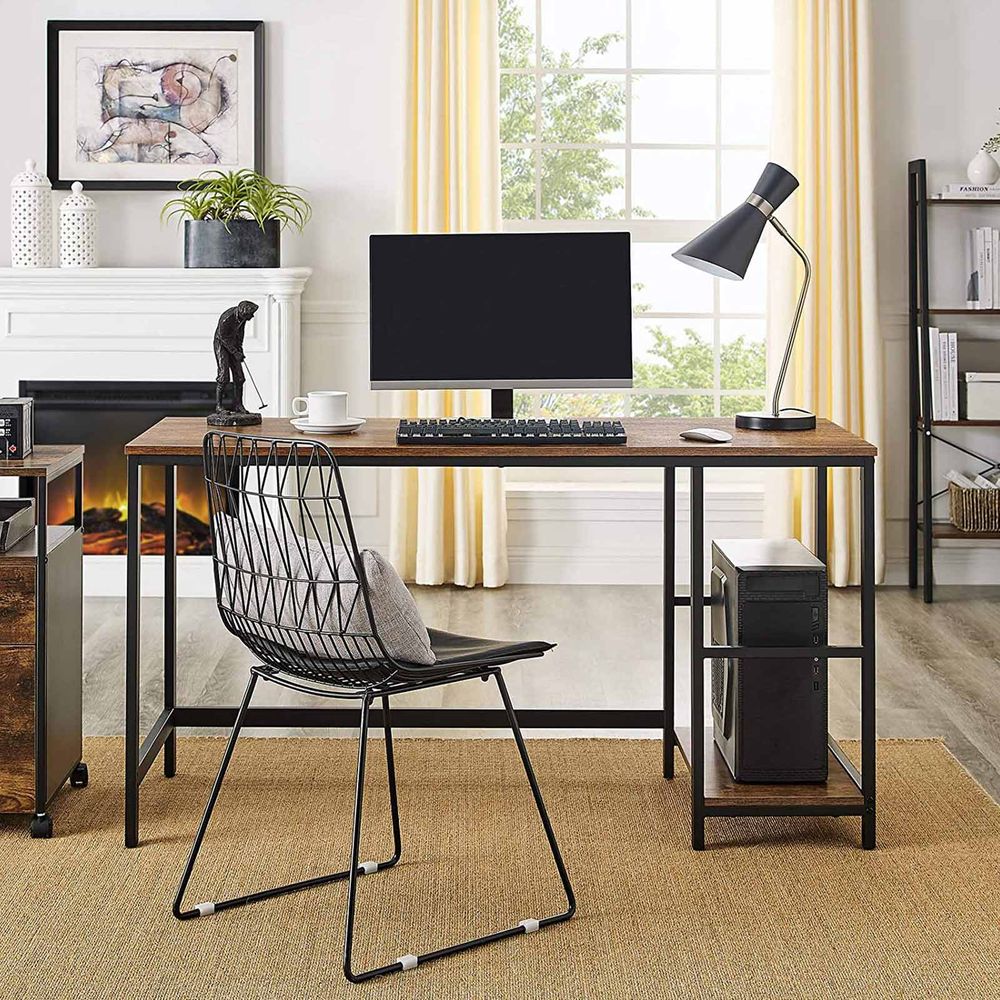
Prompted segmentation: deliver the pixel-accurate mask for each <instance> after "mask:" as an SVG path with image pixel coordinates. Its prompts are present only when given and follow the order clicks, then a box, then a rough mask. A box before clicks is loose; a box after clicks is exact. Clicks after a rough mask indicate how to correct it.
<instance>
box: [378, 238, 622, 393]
mask: <svg viewBox="0 0 1000 1000" xmlns="http://www.w3.org/2000/svg"><path fill="white" fill-rule="evenodd" d="M369 277H370V283H371V385H372V388H373V389H402V388H463V387H480V386H481V387H483V388H493V389H509V388H526V389H530V388H566V389H605V388H628V387H630V386H631V385H632V302H631V272H630V266H629V234H628V233H467V234H466V233H463V234H455V235H451V234H446V235H413V236H372V237H371V241H370V276H369Z"/></svg>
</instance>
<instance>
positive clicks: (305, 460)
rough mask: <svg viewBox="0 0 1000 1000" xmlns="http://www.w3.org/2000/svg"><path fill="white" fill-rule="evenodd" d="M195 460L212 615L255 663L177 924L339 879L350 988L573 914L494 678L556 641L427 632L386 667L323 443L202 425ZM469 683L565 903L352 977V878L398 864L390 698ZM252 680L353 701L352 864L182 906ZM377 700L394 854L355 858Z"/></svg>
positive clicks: (544, 816)
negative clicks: (505, 745)
mask: <svg viewBox="0 0 1000 1000" xmlns="http://www.w3.org/2000/svg"><path fill="white" fill-rule="evenodd" d="M203 458H204V468H205V483H206V487H207V491H208V507H209V521H210V527H211V532H212V542H213V566H214V573H215V589H216V599H217V602H218V607H219V614H220V616H221V618H222V621H223V623H224V624H225V627H226V628H227V629H228V630H229V631H230V632H231V633H232V634H233V635H235V636H236V637H237V638H238V639H240V641H241V642H242V643H243V644H244V645H245V646H246V647H247V648H248V649H249V650H250V651H251V652H252V653H253V654H254V657H255V658H257V659H258V660H259V661H260V662H259V663H258V664H255V665H254V666H252V667H251V668H250V678H249V681H248V683H247V688H246V692H245V694H244V696H243V701H242V704H241V705H240V708H239V710H238V712H237V716H236V722H235V725H234V726H233V731H232V734H231V735H230V737H229V742H228V743H227V745H226V750H225V753H224V754H223V757H222V763H221V765H220V767H219V773H218V775H217V777H216V779H215V783H214V785H213V787H212V791H211V793H210V795H209V798H208V803H207V804H206V806H205V811H204V814H203V816H202V819H201V823H200V825H199V827H198V830H197V833H196V834H195V838H194V843H193V844H192V847H191V852H190V855H189V857H188V860H187V864H186V865H185V868H184V872H183V875H182V877H181V881H180V885H179V886H178V889H177V894H176V896H175V898H174V903H173V913H174V916H175V917H177V918H178V919H180V920H189V919H192V918H194V917H202V916H208V915H210V914H212V913H217V912H219V911H222V910H227V909H232V908H233V907H236V906H243V905H245V904H247V903H253V902H257V901H259V900H263V899H268V898H270V897H272V896H281V895H286V894H287V893H291V892H297V891H299V890H301V889H309V888H314V887H316V886H320V885H325V884H327V883H329V882H339V881H345V880H346V881H347V883H348V905H347V919H346V923H345V931H344V965H343V968H344V975H345V976H346V977H347V979H348V980H350V981H351V982H352V983H360V982H363V981H365V980H367V979H371V978H373V977H374V976H379V975H383V974H386V973H390V972H399V971H403V970H407V969H412V968H415V967H416V966H417V965H418V964H420V963H424V962H427V961H430V960H432V959H436V958H443V957H445V956H447V955H452V954H455V953H457V952H460V951H466V950H468V949H469V948H475V947H478V946H480V945H485V944H488V943H490V942H492V941H498V940H501V939H503V938H507V937H513V936H514V935H518V934H526V933H531V932H534V931H537V930H539V929H540V928H542V927H546V926H548V925H550V924H554V923H560V922H562V921H565V920H569V919H570V918H571V917H572V916H573V914H574V912H575V911H576V900H575V897H574V895H573V889H572V887H571V885H570V881H569V876H568V875H567V873H566V868H565V865H564V864H563V860H562V856H561V854H560V852H559V847H558V844H557V843H556V839H555V834H554V833H553V831H552V825H551V823H550V821H549V817H548V813H547V812H546V809H545V804H544V802H543V800H542V795H541V791H540V790H539V787H538V782H537V780H536V778H535V774H534V771H533V769H532V767H531V762H530V760H529V759H528V752H527V748H526V746H525V743H524V739H523V737H522V735H521V730H520V727H519V725H518V722H517V716H516V715H515V713H514V708H513V705H512V704H511V700H510V695H509V694H508V692H507V686H506V684H505V683H504V680H503V675H502V672H501V667H502V666H503V665H504V664H506V663H511V662H513V661H515V660H520V659H527V658H533V657H540V656H542V655H543V654H544V653H545V652H547V651H548V650H549V649H551V648H552V645H551V644H550V643H545V642H518V643H507V642H501V641H498V640H491V639H479V638H476V637H472V636H459V635H453V634H451V633H447V632H441V631H437V630H434V629H428V634H429V636H430V639H431V649H432V651H433V652H434V654H435V662H434V663H433V664H430V665H423V664H415V663H407V662H402V661H399V660H396V659H394V658H393V657H392V656H391V655H390V654H389V652H388V651H387V649H386V647H385V644H384V643H383V641H382V639H381V638H380V637H379V629H378V621H377V619H376V616H375V614H374V613H373V610H372V599H371V594H370V591H369V583H368V580H367V578H366V573H365V564H364V558H363V556H362V553H361V552H360V551H359V550H358V545H357V539H356V537H355V534H354V526H353V523H352V521H351V515H350V511H349V509H348V505H347V496H346V494H345V492H344V484H343V480H342V478H341V474H340V468H339V466H338V464H337V461H336V459H335V458H334V456H333V454H332V453H331V452H330V450H329V448H327V447H326V445H324V444H323V443H322V442H319V441H312V440H309V439H305V438H295V439H286V438H268V437H261V436H255V435H244V434H237V433H229V432H223V431H210V432H209V433H208V434H206V435H205V439H204V448H203ZM476 677H478V678H481V679H482V680H484V681H485V680H488V679H489V678H490V677H493V678H494V680H495V681H496V684H497V688H498V690H499V692H500V697H501V699H502V701H503V704H504V708H505V710H506V713H507V718H508V721H509V724H510V728H511V731H512V733H513V735H514V740H515V743H516V744H517V749H518V753H519V755H520V757H521V762H522V764H523V765H524V770H525V774H526V776H527V779H528V783H529V785H530V786H531V792H532V796H533V798H534V802H535V806H536V808H537V810H538V814H539V817H540V819H541V822H542V827H543V829H544V831H545V836H546V838H547V840H548V844H549V848H550V850H551V852H552V857H553V860H554V862H555V865H556V869H557V871H558V873H559V878H560V880H561V882H562V887H563V890H564V892H565V895H566V904H567V905H566V909H565V910H564V911H562V912H560V913H558V914H555V915H553V916H548V917H543V918H539V919H534V918H529V919H526V920H522V921H521V922H520V923H519V924H517V925H516V926H513V927H508V928H505V929H503V930H500V931H495V932H493V933H491V934H487V935H484V936H481V937H477V938H473V939H471V940H468V941H464V942H462V943H460V944H455V945H449V946H447V947H444V948H439V949H437V950H435V951H432V952H428V953H426V954H423V955H402V956H400V957H399V958H398V959H396V961H394V962H390V963H389V964H386V965H382V966H379V967H377V968H372V969H369V970H366V971H364V972H355V971H354V970H353V967H352V954H351V952H352V942H353V937H354V917H355V903H356V894H357V883H358V878H359V877H360V876H361V875H371V874H373V873H375V872H378V871H382V870H384V869H386V868H391V867H393V866H394V865H395V864H396V863H397V862H398V861H399V859H400V857H401V856H402V837H401V833H400V822H399V804H398V798H397V792H396V773H395V759H394V755H393V744H392V727H391V722H390V714H389V698H390V696H391V695H393V694H400V693H403V692H407V691H417V690H423V689H424V688H428V687H435V686H438V685H442V684H449V683H454V682H456V681H462V680H468V679H470V678H476ZM260 679H262V680H266V681H270V682H272V683H275V684H279V685H282V686H284V687H288V688H292V689H294V690H297V691H304V692H306V693H309V694H315V695H319V696H321V697H328V698H351V699H357V700H359V701H360V702H361V713H360V714H361V719H360V731H359V749H358V767H357V776H356V783H355V799H354V826H353V837H352V842H351V859H350V866H349V867H348V868H347V869H345V870H344V871H338V872H334V873H333V874H330V875H322V876H319V877H317V878H309V879H304V880H302V881H300V882H293V883H290V884H288V885H282V886H277V887H274V888H270V889H264V890H261V891H258V892H253V893H250V894H248V895H244V896H235V897H232V898H230V899H224V900H220V901H217V902H205V903H198V904H197V905H196V906H194V907H193V908H190V909H184V907H183V899H184V894H185V892H186V890H187V886H188V882H189V881H190V879H191V874H192V872H193V871H194V866H195V862H196V861H197V858H198V853H199V851H200V849H201V845H202V841H203V840H204V837H205V831H206V830H207V828H208V824H209V821H210V820H211V817H212V811H213V809H214V808H215V803H216V801H217V799H218V796H219V791H220V789H221V787H222V782H223V779H224V778H225V775H226V771H227V769H228V767H229V763H230V761H231V759H232V756H233V751H234V749H235V746H236V740H237V738H238V736H239V733H240V730H241V729H242V727H243V725H244V723H245V720H246V715H247V710H248V708H249V705H250V700H251V698H252V697H253V692H254V689H255V687H256V684H257V681H258V680H260ZM375 699H381V705H382V724H383V729H384V732H385V755H386V765H387V771H388V782H389V809H390V818H391V822H392V831H393V848H394V849H393V853H392V856H391V857H390V858H388V859H387V860H384V861H364V862H362V861H361V860H360V848H361V818H362V805H363V795H364V774H365V758H366V752H367V745H368V730H369V722H370V709H371V706H372V703H373V701H375Z"/></svg>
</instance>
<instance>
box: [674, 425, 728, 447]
mask: <svg viewBox="0 0 1000 1000" xmlns="http://www.w3.org/2000/svg"><path fill="white" fill-rule="evenodd" d="M681 437H682V438H684V440H685V441H707V442H708V443H709V444H725V443H726V442H727V441H732V439H733V436H732V434H730V433H729V431H720V430H718V429H717V428H715V427H692V428H691V429H690V430H687V431H681Z"/></svg>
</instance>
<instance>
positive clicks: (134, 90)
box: [49, 22, 263, 188]
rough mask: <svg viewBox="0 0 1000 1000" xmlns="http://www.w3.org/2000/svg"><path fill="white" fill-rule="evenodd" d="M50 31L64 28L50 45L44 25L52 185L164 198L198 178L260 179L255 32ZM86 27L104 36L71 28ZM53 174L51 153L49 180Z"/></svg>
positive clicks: (258, 52)
mask: <svg viewBox="0 0 1000 1000" xmlns="http://www.w3.org/2000/svg"><path fill="white" fill-rule="evenodd" d="M54 23H57V24H61V25H62V26H63V27H62V28H61V30H59V31H58V33H57V34H56V36H55V42H54V43H53V41H52V35H51V31H52V23H50V55H51V49H52V45H53V44H54V45H55V47H56V51H57V66H58V72H57V74H56V78H55V79H54V80H53V79H52V75H51V68H52V66H51V62H50V80H49V86H50V94H49V97H50V117H51V115H52V111H53V102H54V103H55V105H56V107H55V112H56V116H57V119H58V127H57V128H56V129H54V130H53V128H52V122H51V121H50V145H51V142H52V141H53V137H54V141H55V143H56V145H57V150H56V162H57V164H58V179H57V178H52V180H53V184H54V185H56V186H65V185H66V184H67V183H68V182H70V181H72V180H82V181H84V183H88V182H89V185H90V186H91V187H98V186H107V187H139V186H141V187H162V188H172V187H174V186H175V185H176V184H177V182H178V181H181V180H184V179H186V178H189V177H195V176H197V175H198V174H200V173H202V172H203V171H205V170H210V169H217V170H227V171H228V170H238V169H241V168H243V167H251V168H253V169H257V170H261V169H263V167H262V164H261V162H260V153H261V149H262V134H261V130H262V120H261V118H262V115H261V110H262V109H261V108H260V106H259V105H260V94H259V92H258V91H259V89H260V80H261V67H260V63H259V60H260V57H261V46H260V44H259V38H260V32H259V30H256V28H257V26H258V23H257V22H250V23H249V24H248V27H250V29H251V30H243V31H239V30H230V31H226V30H205V29H201V30H199V29H196V28H195V27H193V26H187V27H177V28H171V29H167V30H164V29H163V28H162V24H163V23H164V22H158V23H156V28H155V30H154V29H153V28H151V27H145V26H141V22H140V23H139V25H136V24H135V23H133V24H132V25H129V26H128V27H127V28H123V27H121V26H120V25H117V26H116V27H115V28H114V30H111V29H109V28H108V27H107V25H108V23H109V22H54ZM112 23H114V22H112ZM170 23H176V22H170ZM230 23H231V22H230ZM239 23H240V24H241V25H242V24H244V23H245V22H239ZM86 24H100V25H102V26H103V27H101V28H90V27H87V28H81V27H76V25H86ZM68 25H74V27H72V28H70V27H67V26H68ZM217 28H218V26H217V25H213V29H217ZM52 166H53V164H52V150H51V148H50V161H49V170H50V178H51V174H52ZM102 182H103V183H102Z"/></svg>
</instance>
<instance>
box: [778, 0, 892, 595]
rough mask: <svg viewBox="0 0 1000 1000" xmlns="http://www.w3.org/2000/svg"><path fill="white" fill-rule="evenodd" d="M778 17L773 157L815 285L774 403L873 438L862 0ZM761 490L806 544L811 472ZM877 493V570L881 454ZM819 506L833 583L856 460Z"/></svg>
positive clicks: (853, 540) (786, 11)
mask: <svg viewBox="0 0 1000 1000" xmlns="http://www.w3.org/2000/svg"><path fill="white" fill-rule="evenodd" d="M775 15H776V33H775V46H774V105H773V109H772V120H773V122H774V127H773V130H772V158H773V159H774V160H775V161H776V162H778V163H780V164H782V165H783V166H785V167H787V168H788V169H789V170H791V171H792V173H794V174H795V176H796V177H798V179H799V184H800V186H799V189H798V190H797V191H796V192H795V194H794V195H793V196H792V197H791V198H790V199H789V201H788V206H787V208H786V209H784V211H783V213H782V215H783V219H784V221H785V223H786V224H787V226H788V228H789V229H790V230H791V231H792V234H793V235H794V236H795V237H796V239H797V240H798V241H799V242H800V243H801V244H802V246H803V248H804V249H805V251H806V253H808V254H809V256H810V258H811V260H812V265H813V284H812V288H811V289H810V293H809V298H808V301H807V304H806V309H805V314H804V315H803V318H802V324H801V326H800V328H799V334H798V339H797V345H796V351H795V356H794V359H793V362H792V366H791V369H790V371H789V376H788V380H787V381H786V387H785V391H784V393H783V396H782V402H783V403H784V404H785V405H786V406H791V405H794V406H803V407H806V408H807V409H810V410H812V411H813V412H814V413H816V414H817V416H820V417H827V418H829V419H830V420H833V421H834V422H836V423H838V424H841V425H842V426H844V427H846V428H847V429H848V430H850V431H853V432H854V433H856V434H859V435H861V436H862V437H864V438H866V439H867V440H869V441H871V442H872V443H873V444H875V445H876V446H878V447H879V449H880V450H881V447H882V445H883V442H884V435H883V414H882V391H883V390H882V387H883V380H882V341H881V336H880V333H879V328H878V313H877V307H878V300H877V286H876V275H875V208H874V202H875V188H874V182H873V176H872V172H873V167H872V138H871V128H872V94H871V87H872V82H871V56H872V53H871V38H870V12H869V2H868V0H776V3H775ZM769 239H770V246H769V253H768V268H769V272H770V273H769V301H768V359H769V368H770V369H771V370H770V371H769V375H770V376H771V378H772V379H773V378H774V376H775V374H776V371H775V369H776V367H777V364H778V362H779V361H780V358H781V355H782V352H783V349H784V344H785V340H786V338H787V334H788V328H789V324H790V321H791V316H792V310H793V306H794V302H795V298H796V295H797V293H798V287H799V282H800V281H801V278H802V272H801V265H800V264H799V262H798V258H796V257H795V255H794V254H793V253H792V252H791V250H790V248H789V247H787V245H785V244H784V242H783V241H782V240H780V238H777V237H776V234H771V236H770V237H769ZM772 384H773V383H772ZM881 461H882V460H881V459H879V463H881ZM768 493H769V496H768V503H767V504H766V509H767V515H766V516H767V529H768V533H770V534H779V535H788V534H793V535H796V536H797V537H799V538H801V539H802V540H803V541H804V542H805V543H806V544H809V543H811V541H812V538H813V534H814V529H813V516H812V511H813V510H814V509H815V507H814V504H815V477H814V476H813V475H812V474H811V472H810V473H803V472H801V471H798V472H788V473H784V474H776V475H775V476H774V477H773V478H772V480H771V481H770V483H769V490H768ZM875 504H876V528H875V536H876V554H875V561H876V571H877V575H878V579H879V580H881V579H882V575H883V571H884V562H885V559H884V543H883V537H884V532H883V527H884V513H883V496H882V475H881V467H880V464H879V465H877V466H876V500H875ZM828 511H829V514H828V516H829V522H828V526H827V527H828V536H829V553H830V558H829V578H830V582H831V583H833V584H834V585H835V586H847V585H853V584H857V583H858V581H859V579H860V567H861V546H860V538H859V523H860V517H861V494H860V482H859V476H858V474H857V471H856V470H852V469H834V470H831V472H830V475H829V482H828Z"/></svg>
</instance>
